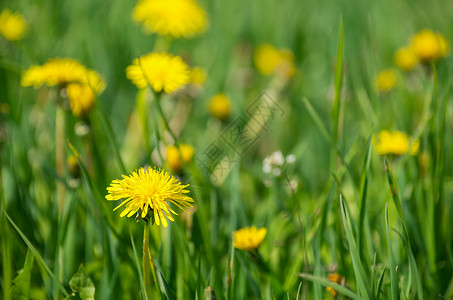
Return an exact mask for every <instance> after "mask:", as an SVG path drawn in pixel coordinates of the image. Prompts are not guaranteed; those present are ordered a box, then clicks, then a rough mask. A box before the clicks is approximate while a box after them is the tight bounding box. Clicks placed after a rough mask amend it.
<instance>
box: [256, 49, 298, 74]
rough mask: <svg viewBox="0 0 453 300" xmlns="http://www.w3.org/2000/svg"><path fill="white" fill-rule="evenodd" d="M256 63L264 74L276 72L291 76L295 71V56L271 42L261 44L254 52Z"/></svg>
mask: <svg viewBox="0 0 453 300" xmlns="http://www.w3.org/2000/svg"><path fill="white" fill-rule="evenodd" d="M253 59H254V62H255V65H256V67H257V69H258V71H260V72H261V73H262V74H263V75H271V74H274V73H278V74H281V75H283V76H285V77H291V76H292V75H293V74H294V72H295V70H296V69H295V67H294V56H293V54H292V53H291V51H289V50H287V49H282V50H278V49H276V48H275V47H274V46H272V45H269V44H263V45H260V46H259V47H258V48H256V49H255V52H254V54H253Z"/></svg>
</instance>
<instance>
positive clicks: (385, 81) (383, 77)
mask: <svg viewBox="0 0 453 300" xmlns="http://www.w3.org/2000/svg"><path fill="white" fill-rule="evenodd" d="M395 85H396V73H395V71H394V70H391V69H386V70H383V71H381V72H380V73H379V74H378V75H377V77H376V86H377V88H378V90H379V91H380V92H388V91H390V90H391V89H393V87H395Z"/></svg>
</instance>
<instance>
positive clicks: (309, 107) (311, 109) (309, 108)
mask: <svg viewBox="0 0 453 300" xmlns="http://www.w3.org/2000/svg"><path fill="white" fill-rule="evenodd" d="M302 102H303V103H304V105H305V108H306V109H307V111H308V113H309V115H310V117H311V119H312V120H313V122H314V123H315V125H316V126H317V127H318V129H319V131H321V134H322V135H323V136H324V137H325V138H326V140H327V141H329V143H331V144H333V142H332V137H331V136H330V134H329V131H328V130H327V128H326V125H325V124H324V122H323V121H322V118H321V117H320V116H319V114H318V113H317V112H316V110H315V108H314V107H313V106H312V105H311V103H310V101H309V100H308V99H307V98H306V97H302Z"/></svg>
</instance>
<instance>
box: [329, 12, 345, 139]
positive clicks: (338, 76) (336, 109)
mask: <svg viewBox="0 0 453 300" xmlns="http://www.w3.org/2000/svg"><path fill="white" fill-rule="evenodd" d="M343 31H344V30H343V17H341V19H340V25H339V27H338V44H337V61H336V65H335V100H334V104H333V109H332V119H333V131H332V136H333V140H334V142H335V143H336V142H337V140H338V124H339V122H340V110H341V107H340V105H341V101H340V100H341V99H340V98H341V84H342V81H343V80H342V79H343Z"/></svg>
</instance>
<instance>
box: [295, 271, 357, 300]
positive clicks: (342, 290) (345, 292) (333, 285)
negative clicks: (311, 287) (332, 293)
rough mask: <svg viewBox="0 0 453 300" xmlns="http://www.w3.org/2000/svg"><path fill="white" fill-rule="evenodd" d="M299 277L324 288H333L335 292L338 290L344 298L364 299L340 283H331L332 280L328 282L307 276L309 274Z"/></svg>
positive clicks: (301, 274)
mask: <svg viewBox="0 0 453 300" xmlns="http://www.w3.org/2000/svg"><path fill="white" fill-rule="evenodd" d="M299 276H300V277H302V278H305V279H307V280H310V281H312V282H317V283H318V284H320V285H322V286H325V287H331V288H333V289H334V290H336V291H337V292H339V293H340V294H343V295H344V296H346V297H349V298H351V299H354V300H360V299H362V298H361V297H360V296H359V295H357V294H356V293H354V292H353V291H351V290H350V289H348V288H347V287H345V286H342V285H340V284H338V283H335V282H332V281H330V280H328V279H326V278H321V277H318V276H313V275H311V274H307V273H300V274H299Z"/></svg>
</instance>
